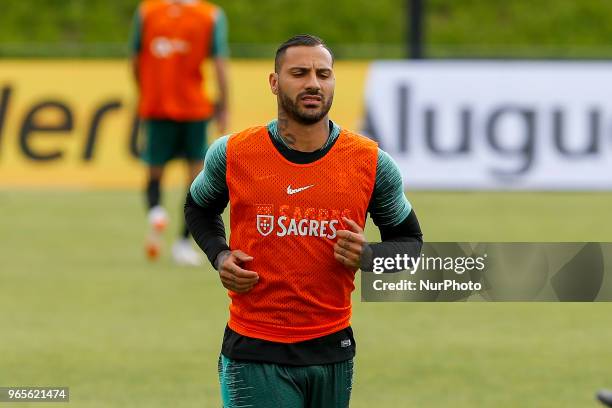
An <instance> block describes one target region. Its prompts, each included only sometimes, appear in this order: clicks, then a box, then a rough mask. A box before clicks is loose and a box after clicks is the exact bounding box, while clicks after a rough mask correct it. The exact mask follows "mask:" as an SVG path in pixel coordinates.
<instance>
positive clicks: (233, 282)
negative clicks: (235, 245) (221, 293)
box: [217, 249, 259, 293]
mask: <svg viewBox="0 0 612 408" xmlns="http://www.w3.org/2000/svg"><path fill="white" fill-rule="evenodd" d="M252 260H253V257H252V256H250V255H247V254H245V253H244V252H242V251H241V250H239V249H237V250H234V251H231V252H230V251H229V250H226V251H223V252H221V253H220V254H219V255H218V256H217V270H218V271H219V277H220V278H221V283H223V286H224V287H225V288H226V289H229V290H231V291H233V292H237V293H244V292H248V291H249V290H251V289H253V286H255V285H256V284H257V282H258V281H259V275H258V274H257V272H253V271H249V270H246V269H242V268H241V267H240V266H239V265H241V264H243V263H245V262H249V261H252Z"/></svg>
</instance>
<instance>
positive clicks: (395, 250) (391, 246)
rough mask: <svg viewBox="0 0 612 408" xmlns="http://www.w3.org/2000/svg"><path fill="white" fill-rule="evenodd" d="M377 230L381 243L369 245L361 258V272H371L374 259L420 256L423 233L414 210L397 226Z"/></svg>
mask: <svg viewBox="0 0 612 408" xmlns="http://www.w3.org/2000/svg"><path fill="white" fill-rule="evenodd" d="M379 229H380V237H381V241H382V242H381V243H378V244H372V245H369V249H368V250H367V252H366V253H365V255H366V256H365V257H363V258H362V270H366V271H368V270H371V262H372V259H374V258H394V257H395V256H396V255H408V256H409V257H411V258H417V257H419V256H420V253H421V248H422V247H423V233H422V232H421V226H420V225H419V221H418V219H417V217H416V214H415V212H414V210H412V211H411V212H410V214H409V215H408V216H407V217H406V218H405V219H404V220H403V221H402V222H401V223H399V224H398V225H396V226H382V227H379ZM386 272H397V271H396V270H388V271H386Z"/></svg>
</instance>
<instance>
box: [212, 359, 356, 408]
mask: <svg viewBox="0 0 612 408" xmlns="http://www.w3.org/2000/svg"><path fill="white" fill-rule="evenodd" d="M219 382H220V383H221V397H222V399H223V408H235V407H252V408H271V407H279V408H280V407H282V408H347V407H348V406H349V401H350V398H351V390H352V387H353V359H350V360H346V361H341V362H339V363H333V364H321V365H309V366H288V365H279V364H269V363H259V362H251V361H242V360H232V359H229V358H227V357H225V356H224V355H223V354H221V355H220V356H219Z"/></svg>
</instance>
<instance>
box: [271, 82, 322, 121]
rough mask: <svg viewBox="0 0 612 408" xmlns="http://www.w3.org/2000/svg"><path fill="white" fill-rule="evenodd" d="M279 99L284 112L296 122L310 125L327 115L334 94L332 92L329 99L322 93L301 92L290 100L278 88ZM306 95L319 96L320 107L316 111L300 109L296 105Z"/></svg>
mask: <svg viewBox="0 0 612 408" xmlns="http://www.w3.org/2000/svg"><path fill="white" fill-rule="evenodd" d="M278 95H279V97H280V98H279V101H280V105H281V108H283V110H284V111H285V113H286V114H287V115H288V116H289V117H290V118H291V119H293V120H295V121H296V122H298V123H300V124H302V125H312V124H315V123H317V122H319V121H320V120H321V119H323V118H324V117H325V115H327V113H328V112H329V110H330V109H331V106H332V102H333V100H334V95H333V94H332V95H331V96H330V97H329V99H326V98H325V97H324V96H323V95H321V94H320V93H317V92H308V91H306V92H301V93H300V94H298V96H297V97H296V98H295V101H293V100H291V98H290V97H289V96H288V95H287V94H285V93H284V92H283V91H282V90H280V89H279V93H278ZM306 95H317V96H320V97H321V108H320V109H319V110H316V111H312V110H306V109H301V108H300V107H298V103H299V101H300V100H301V99H302V97H304V96H306Z"/></svg>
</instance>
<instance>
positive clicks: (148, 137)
mask: <svg viewBox="0 0 612 408" xmlns="http://www.w3.org/2000/svg"><path fill="white" fill-rule="evenodd" d="M143 127H144V134H145V143H144V149H143V152H142V159H143V160H144V161H145V162H146V163H147V164H149V165H150V166H161V165H164V164H166V163H167V162H168V161H170V160H172V159H175V158H184V159H187V160H189V161H199V160H204V155H205V154H206V148H207V146H208V144H207V142H206V129H207V127H208V121H207V120H197V121H189V122H177V121H174V120H166V119H145V120H143Z"/></svg>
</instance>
